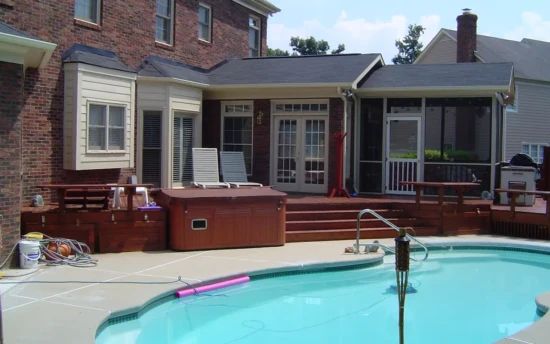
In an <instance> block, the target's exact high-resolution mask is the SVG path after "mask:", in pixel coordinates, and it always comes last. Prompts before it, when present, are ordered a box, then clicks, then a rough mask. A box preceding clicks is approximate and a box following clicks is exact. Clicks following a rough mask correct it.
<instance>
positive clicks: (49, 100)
mask: <svg viewBox="0 0 550 344" xmlns="http://www.w3.org/2000/svg"><path fill="white" fill-rule="evenodd" d="M202 2H204V3H206V4H209V5H211V6H212V15H213V29H212V43H204V42H200V41H199V40H198V38H197V35H198V3H199V1H198V0H177V1H176V4H175V18H176V24H175V35H174V47H173V48H170V49H166V48H164V47H157V46H156V45H155V3H156V2H155V1H153V0H132V1H127V0H109V1H103V8H102V20H101V26H97V27H96V26H94V25H81V24H78V23H75V21H74V0H42V1H36V0H19V1H17V2H14V6H13V7H7V6H0V21H3V22H6V23H7V24H9V25H11V26H13V27H15V28H16V29H19V30H21V31H23V32H26V33H28V34H32V35H35V36H37V37H39V38H40V39H43V40H45V41H48V42H53V43H56V44H57V45H58V46H57V48H56V50H55V52H54V54H53V56H52V59H51V61H50V63H49V64H48V66H47V67H45V68H44V69H41V70H40V71H37V70H31V69H29V70H27V71H26V77H25V103H24V106H23V204H28V203H30V201H31V198H32V196H33V195H34V194H36V193H41V194H42V195H43V196H45V198H46V200H48V199H49V196H50V194H49V192H44V191H40V190H39V189H37V188H36V185H38V184H42V183H59V182H87V183H89V182H117V181H121V182H122V181H125V180H126V177H127V175H129V174H132V173H135V172H134V171H133V170H121V169H113V170H94V171H78V172H75V171H65V170H63V167H62V166H63V122H62V121H63V71H62V63H61V54H62V53H63V52H64V51H65V50H67V49H68V48H70V47H71V46H72V45H73V44H74V43H81V44H86V45H90V46H93V47H98V48H102V49H107V50H111V51H113V52H115V53H116V54H118V56H119V57H120V59H121V60H122V62H123V63H125V64H126V65H128V66H130V67H131V68H137V67H138V66H139V65H140V64H141V63H142V62H143V61H144V60H145V59H146V57H147V56H149V55H156V56H161V57H165V58H170V59H174V60H177V61H180V62H184V63H188V64H192V65H195V66H199V67H203V68H209V67H211V66H213V65H214V64H216V63H218V62H220V61H221V60H223V59H225V58H227V57H229V56H231V55H235V56H248V17H249V15H250V14H251V13H253V12H252V11H251V10H249V9H247V8H245V7H242V6H240V5H238V4H237V3H235V2H233V1H229V0H204V1H202ZM261 18H262V52H261V53H262V55H265V53H266V32H267V31H266V29H267V18H266V17H261ZM216 135H219V132H218V133H217V134H216Z"/></svg>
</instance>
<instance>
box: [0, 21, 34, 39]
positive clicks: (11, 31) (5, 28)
mask: <svg viewBox="0 0 550 344" xmlns="http://www.w3.org/2000/svg"><path fill="white" fill-rule="evenodd" d="M0 33H5V34H8V35H13V36H19V37H23V38H29V39H36V40H40V38H37V37H35V36H32V35H29V34H26V33H24V32H22V31H19V30H17V29H15V28H13V27H11V26H9V25H8V24H6V23H3V22H0Z"/></svg>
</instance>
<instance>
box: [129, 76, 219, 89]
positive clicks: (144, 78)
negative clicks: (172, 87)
mask: <svg viewBox="0 0 550 344" xmlns="http://www.w3.org/2000/svg"><path fill="white" fill-rule="evenodd" d="M137 81H138V82H139V81H142V82H160V83H174V84H180V85H186V86H192V87H197V88H208V86H210V85H208V84H203V83H200V82H194V81H189V80H183V79H176V78H163V77H153V76H138V77H137Z"/></svg>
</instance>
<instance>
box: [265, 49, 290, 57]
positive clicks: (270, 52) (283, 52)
mask: <svg viewBox="0 0 550 344" xmlns="http://www.w3.org/2000/svg"><path fill="white" fill-rule="evenodd" d="M289 55H290V54H289V53H288V51H286V50H282V49H279V48H277V49H271V48H269V47H268V48H267V56H289Z"/></svg>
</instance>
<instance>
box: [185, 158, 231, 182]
mask: <svg viewBox="0 0 550 344" xmlns="http://www.w3.org/2000/svg"><path fill="white" fill-rule="evenodd" d="M192 185H193V186H195V187H198V188H202V189H206V188H229V187H230V186H229V184H228V183H221V182H220V172H219V169H218V150H217V149H216V148H193V183H192Z"/></svg>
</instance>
